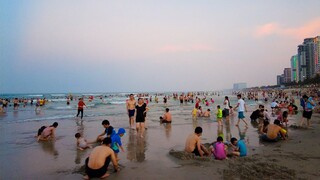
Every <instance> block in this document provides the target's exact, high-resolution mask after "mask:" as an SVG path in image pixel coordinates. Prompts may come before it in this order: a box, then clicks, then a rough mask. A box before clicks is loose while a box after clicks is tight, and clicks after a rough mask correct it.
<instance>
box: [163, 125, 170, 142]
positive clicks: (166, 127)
mask: <svg viewBox="0 0 320 180" xmlns="http://www.w3.org/2000/svg"><path fill="white" fill-rule="evenodd" d="M164 127H165V130H166V137H167V139H170V136H171V123H166V124H164Z"/></svg>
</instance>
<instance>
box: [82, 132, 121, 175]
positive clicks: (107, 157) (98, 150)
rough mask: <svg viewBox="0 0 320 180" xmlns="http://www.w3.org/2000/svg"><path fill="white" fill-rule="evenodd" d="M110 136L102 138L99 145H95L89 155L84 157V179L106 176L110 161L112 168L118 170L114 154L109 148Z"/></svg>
mask: <svg viewBox="0 0 320 180" xmlns="http://www.w3.org/2000/svg"><path fill="white" fill-rule="evenodd" d="M110 145H111V138H109V137H107V138H105V139H104V140H103V142H102V145H101V146H97V147H95V148H94V149H93V150H92V152H91V154H90V155H89V157H88V158H87V159H86V162H85V167H86V175H85V176H84V179H90V178H95V177H96V178H101V179H103V178H106V177H108V176H109V175H110V174H108V173H107V171H108V166H109V164H110V161H112V164H113V167H114V170H115V171H116V172H118V171H119V170H120V169H119V166H118V163H117V160H116V157H115V154H114V151H113V150H112V149H111V148H110Z"/></svg>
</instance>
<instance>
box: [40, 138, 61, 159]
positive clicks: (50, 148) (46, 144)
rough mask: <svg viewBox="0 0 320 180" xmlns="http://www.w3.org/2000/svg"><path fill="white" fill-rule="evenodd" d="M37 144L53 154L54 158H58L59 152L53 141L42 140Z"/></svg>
mask: <svg viewBox="0 0 320 180" xmlns="http://www.w3.org/2000/svg"><path fill="white" fill-rule="evenodd" d="M39 144H40V145H41V147H42V149H43V151H44V152H46V153H48V154H51V155H53V156H54V158H55V159H56V158H58V155H59V152H58V150H57V149H56V148H55V141H52V140H50V141H43V142H40V143H39Z"/></svg>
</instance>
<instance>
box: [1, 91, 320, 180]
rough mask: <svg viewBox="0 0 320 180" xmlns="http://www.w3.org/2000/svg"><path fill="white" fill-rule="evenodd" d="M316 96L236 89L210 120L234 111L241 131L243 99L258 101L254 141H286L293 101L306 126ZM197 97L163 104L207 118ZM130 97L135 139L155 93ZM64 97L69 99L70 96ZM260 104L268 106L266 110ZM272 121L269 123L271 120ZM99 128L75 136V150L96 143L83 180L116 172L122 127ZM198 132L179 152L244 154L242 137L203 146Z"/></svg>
mask: <svg viewBox="0 0 320 180" xmlns="http://www.w3.org/2000/svg"><path fill="white" fill-rule="evenodd" d="M318 94H319V92H318V91H317V90H315V89H311V90H308V91H306V92H296V91H292V92H291V93H288V92H285V91H281V90H279V91H278V90H274V91H271V90H270V91H249V92H246V91H244V92H241V93H239V92H238V94H237V100H238V101H237V103H236V104H234V107H233V106H231V102H230V100H229V97H228V96H225V98H224V100H223V103H222V104H217V105H216V106H215V107H216V111H215V112H214V115H215V116H214V118H210V119H215V120H216V122H217V126H218V130H219V129H220V130H221V127H222V126H224V125H227V126H230V116H231V115H235V114H236V113H235V112H236V111H237V122H236V126H237V127H238V128H239V126H241V124H240V123H243V124H244V126H245V127H246V129H247V128H248V122H247V120H246V117H245V116H246V113H247V105H246V102H245V101H246V99H248V100H254V101H256V102H257V104H259V106H258V108H257V109H256V110H254V111H253V112H252V114H251V115H250V120H251V123H252V124H257V126H256V127H257V129H258V132H259V136H260V139H261V140H262V141H268V142H277V141H279V140H286V139H287V137H288V124H289V121H288V115H289V114H296V113H297V112H298V110H299V108H298V106H299V105H298V104H297V103H300V106H301V109H302V117H301V121H300V124H299V125H300V126H305V127H307V128H311V121H310V120H311V117H312V114H313V112H314V110H315V109H316V105H317V104H319V100H318ZM200 95H201V94H200ZM219 95H220V94H219ZM147 96H148V97H147ZM202 96H203V98H199V97H200V96H199V97H198V96H197V94H194V93H187V94H184V93H182V94H180V95H178V94H177V93H174V94H172V96H171V95H164V97H163V103H164V105H166V104H167V102H168V100H169V99H170V98H173V99H174V100H177V101H179V102H180V105H183V104H185V103H194V108H193V110H192V112H191V115H192V117H193V120H197V119H198V118H202V117H203V118H208V117H212V115H211V109H210V107H211V108H213V107H214V106H213V104H214V103H215V101H214V99H213V98H210V99H208V98H206V95H205V94H202ZM136 97H138V99H137V100H136V99H135V95H134V94H130V95H129V98H128V99H127V101H126V112H127V115H128V120H129V123H128V124H129V128H130V129H135V131H136V132H137V133H136V134H137V137H139V138H144V136H145V135H144V134H145V129H146V124H145V123H146V117H147V112H148V110H149V107H148V103H149V102H152V101H154V102H155V103H159V100H158V94H157V95H155V96H154V98H152V96H150V95H149V94H138V95H136ZM297 97H301V98H300V102H297V101H296V100H295V99H297ZM93 98H94V97H92V98H91V101H92V100H93ZM68 99H69V100H70V98H68ZM89 99H90V98H89ZM269 99H272V100H271V102H269ZM10 101H11V100H8V99H0V103H1V104H0V107H1V109H0V110H1V111H4V109H5V108H8V104H9V103H10ZM25 102H28V101H26V100H25V99H18V98H14V99H12V104H13V108H14V109H17V108H19V105H20V104H21V103H22V104H25ZM32 102H33V101H32ZM46 102H47V100H46V99H37V100H36V107H38V106H39V107H40V106H44V105H45V104H46ZM68 103H69V104H70V101H67V104H68ZM269 103H270V104H269ZM201 105H203V106H207V107H208V108H207V110H206V111H203V110H202V106H201ZM266 106H268V107H269V106H270V109H271V111H270V112H269V111H268V108H267V107H266ZM84 107H87V105H86V103H85V102H84V100H83V98H79V101H78V108H77V110H78V112H77V115H76V116H77V117H78V116H79V115H80V119H81V120H82V118H83V109H84ZM272 120H273V123H271V122H272ZM172 121H173V119H172V114H171V112H170V109H169V108H168V107H166V108H165V112H164V114H163V115H162V116H160V117H159V122H160V123H172ZM134 125H135V126H134ZM102 126H103V127H104V129H105V130H104V131H103V132H102V133H101V134H99V135H98V136H97V138H96V140H95V141H91V142H90V141H87V139H85V137H83V136H82V134H81V133H79V132H78V133H76V134H75V138H76V145H77V149H78V150H85V149H92V148H93V145H94V144H96V143H100V145H99V146H96V147H94V148H93V150H91V153H90V156H89V157H88V158H87V159H86V161H85V167H86V176H85V179H89V178H93V177H98V178H104V177H107V176H109V174H108V173H107V169H108V166H109V164H110V162H112V163H113V166H114V169H115V171H119V170H120V169H119V165H118V161H119V158H118V153H119V152H120V150H121V151H122V152H124V148H123V145H122V142H121V137H122V136H123V135H124V134H125V132H126V131H125V129H124V128H119V129H118V132H116V131H115V129H114V128H113V127H112V126H111V125H110V122H109V121H108V120H103V121H102ZM57 127H58V123H57V122H54V123H53V124H52V125H50V126H42V127H41V128H39V130H38V133H37V136H36V137H37V141H48V140H55V137H56V133H55V131H56V128H57ZM229 128H230V127H229ZM202 132H203V129H202V128H201V127H200V126H197V127H196V128H195V129H194V132H193V133H191V134H190V135H189V136H188V137H186V142H185V149H184V151H185V152H187V153H193V154H194V155H195V156H207V157H212V158H215V159H218V160H223V159H227V158H228V157H231V156H239V157H244V156H247V154H248V153H247V146H246V142H245V140H244V139H243V138H241V137H240V139H237V138H236V137H228V138H227V139H224V137H223V136H221V135H219V133H218V135H217V138H216V141H214V142H212V143H210V145H209V146H206V145H205V144H202V142H201V138H200V137H201V135H202ZM239 133H240V130H239ZM240 134H241V133H240Z"/></svg>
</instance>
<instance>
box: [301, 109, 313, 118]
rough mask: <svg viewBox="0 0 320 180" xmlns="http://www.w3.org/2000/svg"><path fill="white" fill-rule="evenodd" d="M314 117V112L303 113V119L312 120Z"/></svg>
mask: <svg viewBox="0 0 320 180" xmlns="http://www.w3.org/2000/svg"><path fill="white" fill-rule="evenodd" d="M311 116H312V111H305V110H304V111H303V114H302V117H304V118H307V119H311Z"/></svg>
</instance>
